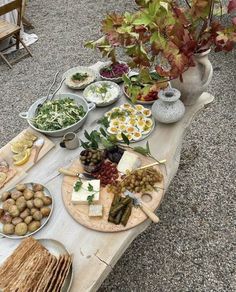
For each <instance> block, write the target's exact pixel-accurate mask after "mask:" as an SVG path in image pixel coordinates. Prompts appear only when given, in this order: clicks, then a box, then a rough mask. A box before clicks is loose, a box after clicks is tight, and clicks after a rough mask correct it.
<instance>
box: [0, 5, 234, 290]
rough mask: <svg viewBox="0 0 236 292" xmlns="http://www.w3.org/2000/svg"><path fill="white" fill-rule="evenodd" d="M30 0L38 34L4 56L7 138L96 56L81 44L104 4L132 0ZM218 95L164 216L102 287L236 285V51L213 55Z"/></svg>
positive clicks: (191, 141)
mask: <svg viewBox="0 0 236 292" xmlns="http://www.w3.org/2000/svg"><path fill="white" fill-rule="evenodd" d="M95 3H96V2H95V1H92V0H79V1H76V0H67V1H65V0H54V1H46V0H43V1H40V0H34V1H30V3H29V6H28V9H27V13H28V16H29V18H30V19H32V21H33V23H34V25H35V29H34V30H31V32H34V33H36V34H37V35H38V36H39V41H38V42H37V43H36V44H34V45H33V46H31V50H32V53H33V55H34V58H26V59H25V60H22V61H21V62H20V63H18V64H16V65H14V67H13V69H12V70H9V69H8V68H7V66H6V65H5V64H3V62H2V61H0V103H1V114H0V133H1V135H0V138H1V139H0V144H1V145H0V146H3V145H4V144H5V143H7V142H8V141H9V140H10V139H12V138H13V137H14V136H15V135H16V134H17V133H18V132H20V131H21V130H22V129H24V128H25V127H26V123H25V121H22V120H20V119H19V118H18V113H19V112H21V111H24V110H26V109H27V108H28V107H29V106H30V105H31V104H32V102H33V101H35V100H36V99H37V98H39V97H40V96H41V95H43V94H45V93H46V92H47V89H48V87H49V84H50V82H51V80H52V76H53V74H54V73H55V72H56V71H57V70H59V69H60V70H61V72H64V71H65V70H67V69H69V68H70V67H73V66H75V65H79V64H80V65H89V64H92V63H94V62H96V61H97V60H98V59H99V55H98V54H96V53H94V52H93V51H90V50H87V49H85V48H84V47H83V43H84V42H85V41H86V40H87V39H93V38H95V37H96V36H97V35H98V34H99V25H100V24H99V23H100V20H101V19H102V17H103V15H104V14H105V13H106V12H107V11H112V10H117V9H119V10H121V11H124V10H130V9H132V7H131V6H132V5H131V2H130V1H125V0H116V1H105V0H100V1H97V3H98V4H95ZM210 59H211V61H212V64H213V66H214V77H213V80H212V82H211V85H210V87H209V92H211V93H212V94H213V95H214V96H215V101H214V102H213V103H212V104H211V105H210V106H209V107H208V108H207V109H205V110H204V111H202V112H201V113H200V114H199V115H198V116H197V118H196V119H195V121H194V122H193V123H192V125H191V128H190V130H189V132H188V134H187V136H186V138H185V141H184V144H183V150H182V156H181V161H180V167H179V171H178V173H177V175H176V177H175V178H174V180H173V181H172V183H171V185H170V187H169V190H168V192H167V194H166V197H165V200H164V201H163V203H162V206H161V208H160V209H159V211H158V215H159V217H160V220H161V222H160V224H158V225H151V226H150V227H149V228H148V229H147V230H146V231H145V232H143V233H142V234H141V235H140V236H139V237H138V238H137V239H136V240H134V241H133V243H132V244H131V245H130V247H129V248H128V249H127V251H126V252H125V254H124V256H123V257H122V258H121V259H120V260H119V261H118V263H117V264H116V266H115V268H114V270H113V271H112V273H111V274H110V275H109V277H108V278H107V279H106V280H105V282H104V283H103V285H102V286H101V288H100V290H99V291H100V292H102V291H168V292H169V291H171V292H174V291H181V292H183V291H217V292H219V291H222V292H223V291H224V292H225V291H236V282H235V279H236V273H235V239H236V234H235V128H236V127H235V66H236V62H235V52H231V53H229V54H228V55H225V54H221V53H220V54H211V56H210Z"/></svg>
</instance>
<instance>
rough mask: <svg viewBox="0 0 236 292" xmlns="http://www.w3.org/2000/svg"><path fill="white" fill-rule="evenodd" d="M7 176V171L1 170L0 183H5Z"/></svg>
mask: <svg viewBox="0 0 236 292" xmlns="http://www.w3.org/2000/svg"><path fill="white" fill-rule="evenodd" d="M6 178H7V174H6V173H5V172H0V183H3V182H4V181H5V180H6Z"/></svg>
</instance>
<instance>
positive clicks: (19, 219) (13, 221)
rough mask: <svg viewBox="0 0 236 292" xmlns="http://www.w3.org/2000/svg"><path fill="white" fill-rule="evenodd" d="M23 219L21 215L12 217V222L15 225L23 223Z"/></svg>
mask: <svg viewBox="0 0 236 292" xmlns="http://www.w3.org/2000/svg"><path fill="white" fill-rule="evenodd" d="M22 221H23V219H22V218H20V217H15V218H13V219H12V221H11V223H12V224H13V225H17V224H19V223H21V222H22Z"/></svg>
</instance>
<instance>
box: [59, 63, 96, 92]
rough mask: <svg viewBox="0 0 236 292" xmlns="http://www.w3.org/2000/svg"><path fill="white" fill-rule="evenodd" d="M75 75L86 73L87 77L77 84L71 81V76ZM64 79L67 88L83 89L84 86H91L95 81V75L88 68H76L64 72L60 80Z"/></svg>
mask: <svg viewBox="0 0 236 292" xmlns="http://www.w3.org/2000/svg"><path fill="white" fill-rule="evenodd" d="M76 73H82V74H84V73H87V74H88V77H87V78H86V79H85V80H84V81H81V82H78V83H77V82H74V81H73V80H72V76H73V75H75V74H76ZM64 78H65V84H66V85H67V86H68V87H69V88H71V89H84V88H85V87H86V86H88V85H89V84H91V83H92V82H94V81H95V80H96V73H95V72H94V71H93V70H92V69H91V68H89V67H84V66H78V67H74V68H71V69H69V70H68V71H66V72H65V73H64V74H63V76H62V79H64Z"/></svg>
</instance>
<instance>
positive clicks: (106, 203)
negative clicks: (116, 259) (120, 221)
mask: <svg viewBox="0 0 236 292" xmlns="http://www.w3.org/2000/svg"><path fill="white" fill-rule="evenodd" d="M137 155H138V156H139V158H140V160H141V163H142V166H144V165H147V164H150V163H153V162H154V160H153V159H152V158H148V157H145V156H143V155H141V154H137ZM155 168H156V169H157V170H159V171H161V172H162V174H164V173H163V172H164V167H163V168H162V169H161V170H160V167H159V166H157V165H156V166H155ZM69 170H70V171H73V172H79V173H80V172H83V171H84V170H83V167H82V165H81V162H80V159H79V158H78V159H76V160H75V161H74V162H73V163H72V164H71V166H70V167H69ZM164 177H165V175H164ZM76 180H77V178H76V177H70V176H65V177H64V179H63V182H62V197H63V202H64V205H65V207H66V210H67V211H68V212H69V214H70V215H71V216H72V217H73V218H74V219H75V220H76V221H77V222H78V223H80V224H81V225H83V226H85V227H87V228H90V229H93V230H97V231H101V232H118V231H124V230H128V229H130V228H133V227H135V226H137V225H139V224H141V223H142V222H144V221H145V220H146V219H147V216H146V215H145V214H144V213H143V212H142V210H140V208H139V207H137V208H135V207H133V208H132V213H131V216H130V218H129V220H128V223H127V225H126V226H125V227H124V226H122V225H115V224H112V223H110V222H108V214H109V210H110V206H111V203H112V200H113V194H112V193H109V192H108V190H107V187H106V188H101V190H100V199H99V204H102V205H103V216H102V218H100V217H99V218H98V217H89V216H88V208H89V207H88V205H74V204H73V203H72V202H71V196H72V191H73V185H74V183H75V182H76ZM156 187H157V190H156V191H152V192H151V193H150V192H149V193H148V194H145V195H142V196H141V194H138V193H137V194H136V196H137V197H139V198H141V200H142V201H143V203H144V204H145V205H146V206H147V207H149V209H151V210H152V211H154V210H155V209H156V208H157V207H158V206H159V204H160V202H161V200H162V197H163V195H164V179H163V180H162V181H161V182H160V183H157V185H156Z"/></svg>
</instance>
